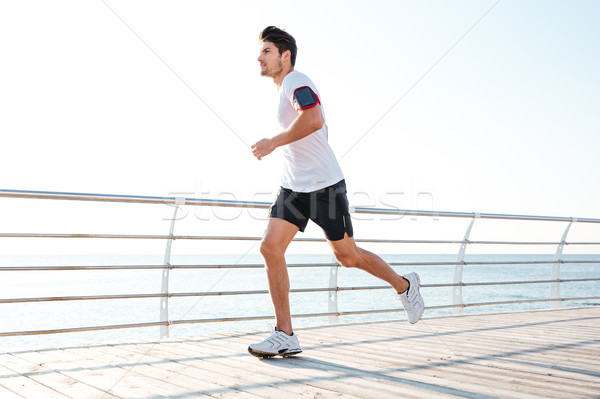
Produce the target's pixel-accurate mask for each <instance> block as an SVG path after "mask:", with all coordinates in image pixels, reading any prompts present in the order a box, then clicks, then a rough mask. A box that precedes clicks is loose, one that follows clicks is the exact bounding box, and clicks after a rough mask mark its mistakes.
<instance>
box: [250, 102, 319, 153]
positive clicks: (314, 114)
mask: <svg viewBox="0 0 600 399" xmlns="http://www.w3.org/2000/svg"><path fill="white" fill-rule="evenodd" d="M323 124H325V119H323V115H322V114H321V105H320V104H317V105H316V106H314V107H311V108H306V109H303V110H298V117H297V118H296V119H295V120H294V122H292V124H291V125H290V126H289V127H288V128H287V129H286V130H284V131H283V132H281V133H280V134H278V135H277V136H274V137H272V138H270V139H262V140H260V141H259V142H258V143H256V144H254V145H253V146H252V154H253V155H254V156H255V157H256V158H258V160H260V159H261V158H262V157H266V156H267V155H269V154H270V153H272V152H273V151H274V150H275V149H276V148H277V147H281V146H282V145H286V144H289V143H293V142H294V141H297V140H300V139H303V138H304V137H306V136H308V135H310V134H312V133H314V132H316V131H317V130H319V129H320V128H322V127H323Z"/></svg>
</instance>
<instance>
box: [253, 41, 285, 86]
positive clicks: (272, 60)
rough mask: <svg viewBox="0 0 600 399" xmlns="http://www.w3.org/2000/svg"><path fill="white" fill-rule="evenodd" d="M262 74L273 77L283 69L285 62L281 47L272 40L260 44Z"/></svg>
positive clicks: (259, 60) (259, 59)
mask: <svg viewBox="0 0 600 399" xmlns="http://www.w3.org/2000/svg"><path fill="white" fill-rule="evenodd" d="M258 62H259V63H260V75H261V76H268V77H271V78H272V77H273V76H276V75H277V74H278V73H279V72H281V71H282V70H283V62H282V61H281V54H279V49H278V48H277V47H276V46H275V45H274V44H273V43H271V42H263V43H262V44H261V46H260V55H259V56H258Z"/></svg>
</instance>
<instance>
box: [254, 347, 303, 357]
mask: <svg viewBox="0 0 600 399" xmlns="http://www.w3.org/2000/svg"><path fill="white" fill-rule="evenodd" d="M248 353H249V354H251V355H252V356H256V357H260V358H263V359H270V358H272V357H275V356H281V357H292V356H294V355H297V354H298V353H302V351H297V352H287V353H264V352H258V351H253V350H252V348H250V347H248Z"/></svg>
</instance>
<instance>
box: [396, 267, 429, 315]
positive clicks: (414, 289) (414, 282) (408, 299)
mask: <svg viewBox="0 0 600 399" xmlns="http://www.w3.org/2000/svg"><path fill="white" fill-rule="evenodd" d="M402 277H404V278H405V279H407V280H408V282H409V283H410V287H409V288H408V290H406V291H404V292H403V293H401V294H398V299H400V302H402V306H404V310H405V311H406V317H407V318H408V322H409V323H411V324H414V323H416V322H417V321H419V320H421V316H423V311H424V310H425V302H424V301H423V297H422V296H421V294H420V293H419V287H420V286H421V279H420V278H419V275H418V274H417V273H408V274H407V275H406V276H402Z"/></svg>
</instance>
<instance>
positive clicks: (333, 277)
mask: <svg viewBox="0 0 600 399" xmlns="http://www.w3.org/2000/svg"><path fill="white" fill-rule="evenodd" d="M339 267H340V265H339V264H337V265H335V266H332V267H331V268H330V270H329V288H331V289H332V290H331V291H329V301H328V307H327V311H328V313H334V314H333V315H331V316H329V323H331V324H333V323H337V322H338V321H339V317H338V314H339V309H338V269H339Z"/></svg>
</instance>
